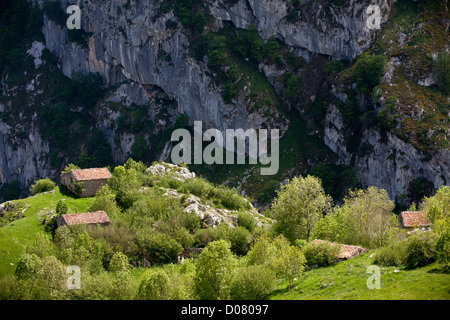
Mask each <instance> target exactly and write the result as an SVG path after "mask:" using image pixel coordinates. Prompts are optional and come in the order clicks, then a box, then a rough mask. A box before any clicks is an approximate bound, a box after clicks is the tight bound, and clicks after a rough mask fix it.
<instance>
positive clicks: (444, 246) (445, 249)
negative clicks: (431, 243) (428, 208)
mask: <svg viewBox="0 0 450 320" xmlns="http://www.w3.org/2000/svg"><path fill="white" fill-rule="evenodd" d="M436 254H437V259H438V261H439V262H441V263H443V264H444V268H445V269H448V268H449V266H450V228H447V230H445V231H444V232H443V233H442V234H441V236H440V238H439V240H438V241H437V243H436Z"/></svg>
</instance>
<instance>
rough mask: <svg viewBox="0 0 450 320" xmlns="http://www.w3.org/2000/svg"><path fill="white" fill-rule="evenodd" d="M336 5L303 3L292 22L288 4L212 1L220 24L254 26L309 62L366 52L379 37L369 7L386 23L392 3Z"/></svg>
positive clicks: (358, 0)
mask: <svg viewBox="0 0 450 320" xmlns="http://www.w3.org/2000/svg"><path fill="white" fill-rule="evenodd" d="M235 2H236V1H235ZM333 2H334V1H309V2H308V3H304V2H302V3H301V5H300V8H299V9H298V14H296V15H295V16H294V17H293V18H291V19H289V18H288V16H289V14H290V13H291V9H292V8H290V5H289V1H280V0H239V1H237V2H236V3H234V4H231V5H230V4H228V3H229V1H225V0H218V1H209V3H210V9H211V13H212V14H213V15H214V17H215V18H216V19H217V20H218V21H219V22H223V21H231V22H232V23H233V24H234V25H235V26H236V27H238V28H245V27H246V26H247V25H248V24H250V23H251V24H254V25H255V26H256V27H257V28H258V30H259V31H260V33H261V36H262V37H263V38H265V39H268V38H270V37H276V38H278V39H281V40H282V41H283V42H284V43H286V44H287V45H288V46H290V47H292V48H294V49H295V50H296V52H297V53H298V54H299V55H302V56H303V57H304V58H306V60H309V58H310V57H311V56H312V54H323V55H328V56H331V57H333V58H336V59H353V58H355V57H356V56H357V55H359V54H360V53H361V52H363V51H364V50H366V49H367V48H368V47H369V45H370V44H371V43H372V42H373V40H374V38H375V36H376V32H374V30H370V29H368V27H367V23H366V22H367V19H368V17H369V14H367V8H368V6H369V5H378V6H379V8H380V10H381V23H384V22H386V21H387V19H388V16H389V12H390V9H391V6H392V3H393V1H389V0H375V1H366V0H350V1H342V3H343V4H336V3H333Z"/></svg>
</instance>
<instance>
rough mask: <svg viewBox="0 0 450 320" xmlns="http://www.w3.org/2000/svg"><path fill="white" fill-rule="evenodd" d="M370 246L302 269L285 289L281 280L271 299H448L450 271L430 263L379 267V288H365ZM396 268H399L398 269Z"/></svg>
mask: <svg viewBox="0 0 450 320" xmlns="http://www.w3.org/2000/svg"><path fill="white" fill-rule="evenodd" d="M376 252H377V250H372V251H370V252H367V253H365V254H363V255H361V256H359V257H356V258H353V259H349V260H346V261H343V262H339V263H337V264H335V265H332V266H328V267H322V268H318V269H313V270H310V271H305V272H303V273H302V275H301V276H300V278H298V280H297V281H296V282H295V283H294V288H292V289H291V290H288V282H287V281H280V282H279V283H278V286H277V289H276V290H275V291H274V292H273V293H272V295H271V297H270V299H273V300H449V299H450V274H445V273H442V271H441V270H442V266H441V265H440V264H438V263H432V264H429V265H427V266H425V267H422V268H417V269H413V270H405V269H402V268H396V267H387V268H384V267H380V268H381V278H380V279H381V281H380V283H381V288H380V289H368V288H367V280H368V279H369V277H370V276H371V275H373V273H370V274H369V273H367V268H368V267H369V266H371V265H372V264H373V259H374V258H373V257H372V258H371V257H370V256H371V255H372V254H373V253H376ZM397 270H398V271H397Z"/></svg>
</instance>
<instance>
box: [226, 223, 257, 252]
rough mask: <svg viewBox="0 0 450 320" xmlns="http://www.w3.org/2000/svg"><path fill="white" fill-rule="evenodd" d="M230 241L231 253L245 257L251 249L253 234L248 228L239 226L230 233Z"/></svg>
mask: <svg viewBox="0 0 450 320" xmlns="http://www.w3.org/2000/svg"><path fill="white" fill-rule="evenodd" d="M228 240H229V241H230V243H231V251H232V252H233V253H235V254H237V255H243V254H245V253H247V251H248V249H249V243H250V240H251V234H250V231H248V230H247V229H246V228H244V227H241V226H237V227H234V228H233V229H230V230H229V231H228Z"/></svg>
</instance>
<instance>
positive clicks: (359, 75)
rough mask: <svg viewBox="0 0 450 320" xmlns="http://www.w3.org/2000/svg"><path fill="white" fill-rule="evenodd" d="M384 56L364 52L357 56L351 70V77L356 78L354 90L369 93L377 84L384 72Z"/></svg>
mask: <svg viewBox="0 0 450 320" xmlns="http://www.w3.org/2000/svg"><path fill="white" fill-rule="evenodd" d="M385 64H386V58H385V57H384V56H382V55H375V56H371V55H370V54H369V53H367V52H364V53H363V54H361V56H360V57H359V58H358V61H357V62H356V63H355V67H354V70H353V78H354V79H355V80H356V90H357V91H359V92H362V93H366V94H370V93H371V92H372V89H373V88H375V86H377V85H378V84H379V83H380V81H381V78H382V77H383V74H384V67H385Z"/></svg>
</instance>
